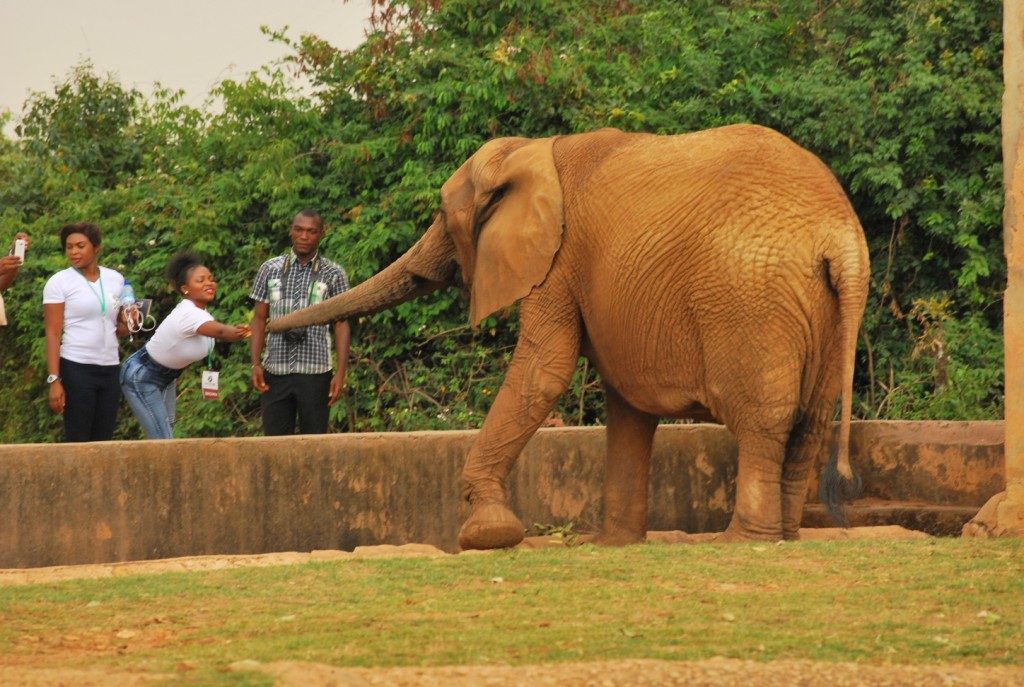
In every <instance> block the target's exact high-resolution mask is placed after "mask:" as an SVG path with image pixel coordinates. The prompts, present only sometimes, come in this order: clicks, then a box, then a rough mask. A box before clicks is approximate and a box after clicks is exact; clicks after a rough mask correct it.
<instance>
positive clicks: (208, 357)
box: [206, 338, 213, 370]
mask: <svg viewBox="0 0 1024 687" xmlns="http://www.w3.org/2000/svg"><path fill="white" fill-rule="evenodd" d="M206 369H207V370H212V369H213V339H212V338H211V339H210V350H209V351H207V352H206Z"/></svg>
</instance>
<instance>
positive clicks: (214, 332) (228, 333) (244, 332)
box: [196, 322, 249, 341]
mask: <svg viewBox="0 0 1024 687" xmlns="http://www.w3.org/2000/svg"><path fill="white" fill-rule="evenodd" d="M196 332H198V333H199V334H202V335H203V336H209V337H210V338H212V339H217V340H218V341H241V340H242V339H244V338H246V337H247V336H249V325H247V324H241V325H238V326H237V327H236V326H235V325H233V324H222V323H220V322H204V323H203V324H201V325H199V328H198V329H196Z"/></svg>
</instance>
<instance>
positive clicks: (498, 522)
mask: <svg viewBox="0 0 1024 687" xmlns="http://www.w3.org/2000/svg"><path fill="white" fill-rule="evenodd" d="M523 534H524V528H523V523H522V522H520V520H519V518H517V517H516V516H515V515H514V514H513V513H512V511H510V510H509V509H508V508H507V507H506V506H505V504H503V503H498V502H496V501H489V502H487V503H482V504H480V505H478V506H474V507H473V512H472V513H470V515H469V519H467V520H466V522H465V523H463V525H462V529H461V530H459V546H460V547H462V549H463V550H467V549H507V548H509V547H512V546H515V545H516V544H518V543H519V542H521V541H523Z"/></svg>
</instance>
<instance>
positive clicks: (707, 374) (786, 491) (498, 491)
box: [269, 124, 869, 549]
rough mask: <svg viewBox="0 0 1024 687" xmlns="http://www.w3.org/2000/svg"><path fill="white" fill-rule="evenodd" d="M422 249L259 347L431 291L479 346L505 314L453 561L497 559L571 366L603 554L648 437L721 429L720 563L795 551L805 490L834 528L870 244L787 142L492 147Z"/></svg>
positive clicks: (640, 467)
mask: <svg viewBox="0 0 1024 687" xmlns="http://www.w3.org/2000/svg"><path fill="white" fill-rule="evenodd" d="M440 201H441V203H440V209H439V211H438V212H437V214H436V217H435V219H434V220H433V223H432V224H431V226H430V227H429V228H428V229H427V230H426V232H425V233H424V234H423V235H422V236H421V237H420V239H419V240H418V241H417V242H416V243H415V244H414V245H413V246H412V247H411V248H410V249H409V250H408V251H407V252H405V253H404V254H403V255H402V256H400V257H399V258H398V259H397V260H395V261H394V262H393V263H392V264H390V265H389V266H387V267H385V268H383V269H382V270H381V271H380V272H378V273H377V274H376V275H374V276H372V277H370V278H369V279H367V280H366V281H365V282H363V283H362V284H360V285H358V286H357V287H355V288H353V289H352V290H350V291H347V292H345V293H343V294H340V295H338V296H335V297H334V298H332V299H329V300H326V301H324V302H322V303H319V304H317V305H314V306H311V307H308V308H305V309H301V310H297V311H295V312H293V313H290V314H288V315H286V316H284V317H281V318H279V319H277V320H276V321H274V322H271V323H270V325H269V329H270V331H284V330H287V329H292V328H297V327H304V326H307V325H310V324H317V323H325V322H332V321H338V320H342V319H347V318H352V317H357V316H363V315H368V314H372V313H375V312H378V311H381V310H383V309H386V308H390V307H392V306H395V305H397V304H399V303H402V302H405V301H407V300H409V299H412V298H416V297H418V296H421V295H423V294H426V293H429V292H431V291H434V290H436V289H440V288H445V287H449V286H458V287H460V288H462V289H463V290H464V292H466V293H467V294H468V298H469V319H470V323H471V324H472V325H473V327H474V328H478V327H479V324H480V322H481V320H482V319H483V318H485V317H487V316H488V315H491V314H493V313H496V312H498V311H501V310H503V309H506V308H508V307H509V306H512V305H513V304H516V303H518V316H519V324H520V331H519V338H518V340H517V343H516V347H515V352H514V354H513V357H512V360H511V362H510V364H509V367H508V371H507V373H506V377H505V379H504V381H503V383H502V386H501V388H500V390H499V392H498V393H497V395H496V397H495V399H494V401H493V404H492V406H491V408H490V409H489V411H488V413H487V415H486V417H485V419H484V422H483V424H482V426H481V428H480V430H479V432H478V434H477V437H476V439H475V441H474V443H473V445H472V446H471V448H470V450H469V453H468V455H467V458H466V462H465V465H464V469H463V473H462V484H463V495H464V497H465V498H466V500H467V501H468V503H469V515H468V517H467V519H466V521H465V522H464V524H463V525H462V528H461V529H460V531H459V545H460V546H461V547H462V548H463V549H491V548H505V547H511V546H515V545H516V544H518V543H519V542H520V541H522V539H523V537H524V528H523V524H522V522H521V521H520V520H519V518H517V516H516V515H515V514H514V513H513V512H512V511H511V510H510V508H509V506H508V504H507V501H506V493H505V478H506V476H507V475H508V473H509V471H510V469H511V468H512V466H513V464H514V463H515V461H516V459H517V457H518V455H519V453H520V451H521V449H522V448H523V447H524V446H525V444H526V442H527V441H528V440H529V439H530V437H531V436H532V435H533V434H534V432H535V431H536V430H537V429H538V428H539V427H540V425H541V424H542V423H543V421H544V420H545V419H546V418H547V417H548V416H549V414H550V412H551V410H552V408H553V406H554V404H555V402H556V400H557V399H558V397H559V396H560V395H561V394H562V393H563V392H565V391H566V390H567V388H568V386H569V384H570V382H571V379H572V376H573V373H574V371H575V369H576V364H577V362H578V360H579V357H580V356H581V355H582V356H585V357H586V358H587V359H589V360H590V362H591V363H592V365H593V366H594V367H595V368H596V370H597V371H598V372H599V374H600V377H601V382H602V385H603V388H604V391H605V395H606V410H607V429H606V433H607V439H606V441H607V458H606V462H605V477H604V484H603V488H602V496H601V498H602V511H603V512H602V522H601V524H600V530H599V532H598V533H597V534H596V536H595V537H594V541H595V542H596V543H598V544H607V545H623V544H629V543H634V542H640V541H643V540H644V539H645V537H646V531H647V511H648V481H649V474H650V457H651V447H652V442H653V437H654V433H655V429H656V427H657V425H658V423H659V421H660V420H661V419H663V418H679V419H693V420H698V421H713V422H717V423H721V424H724V425H725V426H726V427H727V428H728V429H729V430H730V431H731V433H732V434H733V436H734V438H735V441H736V446H737V455H738V466H737V482H736V496H735V508H734V510H733V513H732V515H731V520H730V522H729V525H728V527H727V529H726V530H725V531H724V532H722V533H721V534H720V535H719V536H718V540H720V541H745V540H761V541H779V540H784V539H785V540H790V539H797V538H799V528H800V521H801V516H802V512H803V507H804V501H805V498H806V495H807V490H808V482H809V478H810V473H811V470H812V468H813V466H814V464H815V463H816V462H817V458H818V457H819V454H822V453H823V452H827V451H828V448H829V446H828V445H829V443H830V442H829V438H830V436H831V435H832V432H831V426H832V418H833V413H834V410H835V406H836V401H837V399H838V398H840V397H841V403H840V425H839V431H838V433H837V435H836V436H837V439H836V441H835V446H834V448H833V450H832V453H831V459H830V460H828V461H827V464H826V465H825V468H824V472H823V475H822V479H821V484H822V486H823V487H824V491H823V496H824V497H825V499H826V502H827V505H828V506H829V508H830V509H831V510H832V511H833V512H834V513H839V514H841V512H842V504H841V502H842V500H844V499H848V498H850V496H849V490H850V489H851V488H852V485H854V484H855V483H856V481H857V480H858V479H859V478H858V477H857V476H856V475H855V473H854V472H853V470H852V468H851V465H850V460H849V437H850V420H851V406H852V400H851V394H852V388H853V374H854V364H855V353H856V341H857V334H858V330H859V327H860V323H861V317H862V315H863V312H864V307H865V302H866V299H867V289H868V280H869V261H868V249H867V244H866V241H865V238H864V232H863V229H862V228H861V225H860V222H859V221H858V219H857V216H856V214H855V213H854V210H853V208H852V206H851V204H850V202H849V200H848V199H847V197H846V194H845V193H844V192H843V190H842V188H841V186H840V184H839V182H838V181H837V180H836V178H835V177H834V176H833V174H832V173H831V172H830V171H829V169H828V168H827V167H826V165H825V164H824V163H823V162H822V161H821V160H819V159H818V158H817V157H816V156H815V155H814V154H812V153H811V152H809V151H807V150H806V149H804V148H801V147H800V146H798V145H797V144H796V143H795V142H793V141H792V140H790V139H789V138H787V137H785V136H784V135H783V134H781V133H779V132H777V131H774V130H772V129H769V128H766V127H762V126H758V125H754V124H737V125H731V126H724V127H720V128H714V129H708V130H703V131H696V132H691V133H685V134H679V135H656V134H647V133H628V132H622V131H619V130H616V129H610V128H606V129H599V130H596V131H591V132H587V133H578V134H571V135H564V136H552V137H549V138H540V139H529V138H521V137H508V138H496V139H493V140H490V141H488V142H486V143H484V144H483V145H482V146H481V147H480V148H479V149H478V150H477V152H476V153H474V154H473V155H472V156H471V157H470V158H469V159H467V160H466V161H465V162H464V163H463V164H462V166H461V167H459V169H458V170H457V171H456V172H455V173H454V174H453V175H452V176H451V177H450V178H449V179H448V180H447V181H446V182H445V183H444V184H443V186H442V188H441V198H440Z"/></svg>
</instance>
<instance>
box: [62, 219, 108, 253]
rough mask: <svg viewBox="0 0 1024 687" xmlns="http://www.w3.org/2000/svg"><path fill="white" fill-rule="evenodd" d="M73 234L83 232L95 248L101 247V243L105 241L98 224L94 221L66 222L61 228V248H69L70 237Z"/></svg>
mask: <svg viewBox="0 0 1024 687" xmlns="http://www.w3.org/2000/svg"><path fill="white" fill-rule="evenodd" d="M72 234H82V235H83V236H85V238H87V239H89V243H91V244H92V247H93V248H99V247H100V244H101V243H103V235H102V234H101V233H100V228H99V227H98V226H96V225H95V224H93V223H92V222H73V223H71V224H65V225H64V226H63V227H61V228H60V247H61V248H67V246H68V237H69V236H71V235H72Z"/></svg>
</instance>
